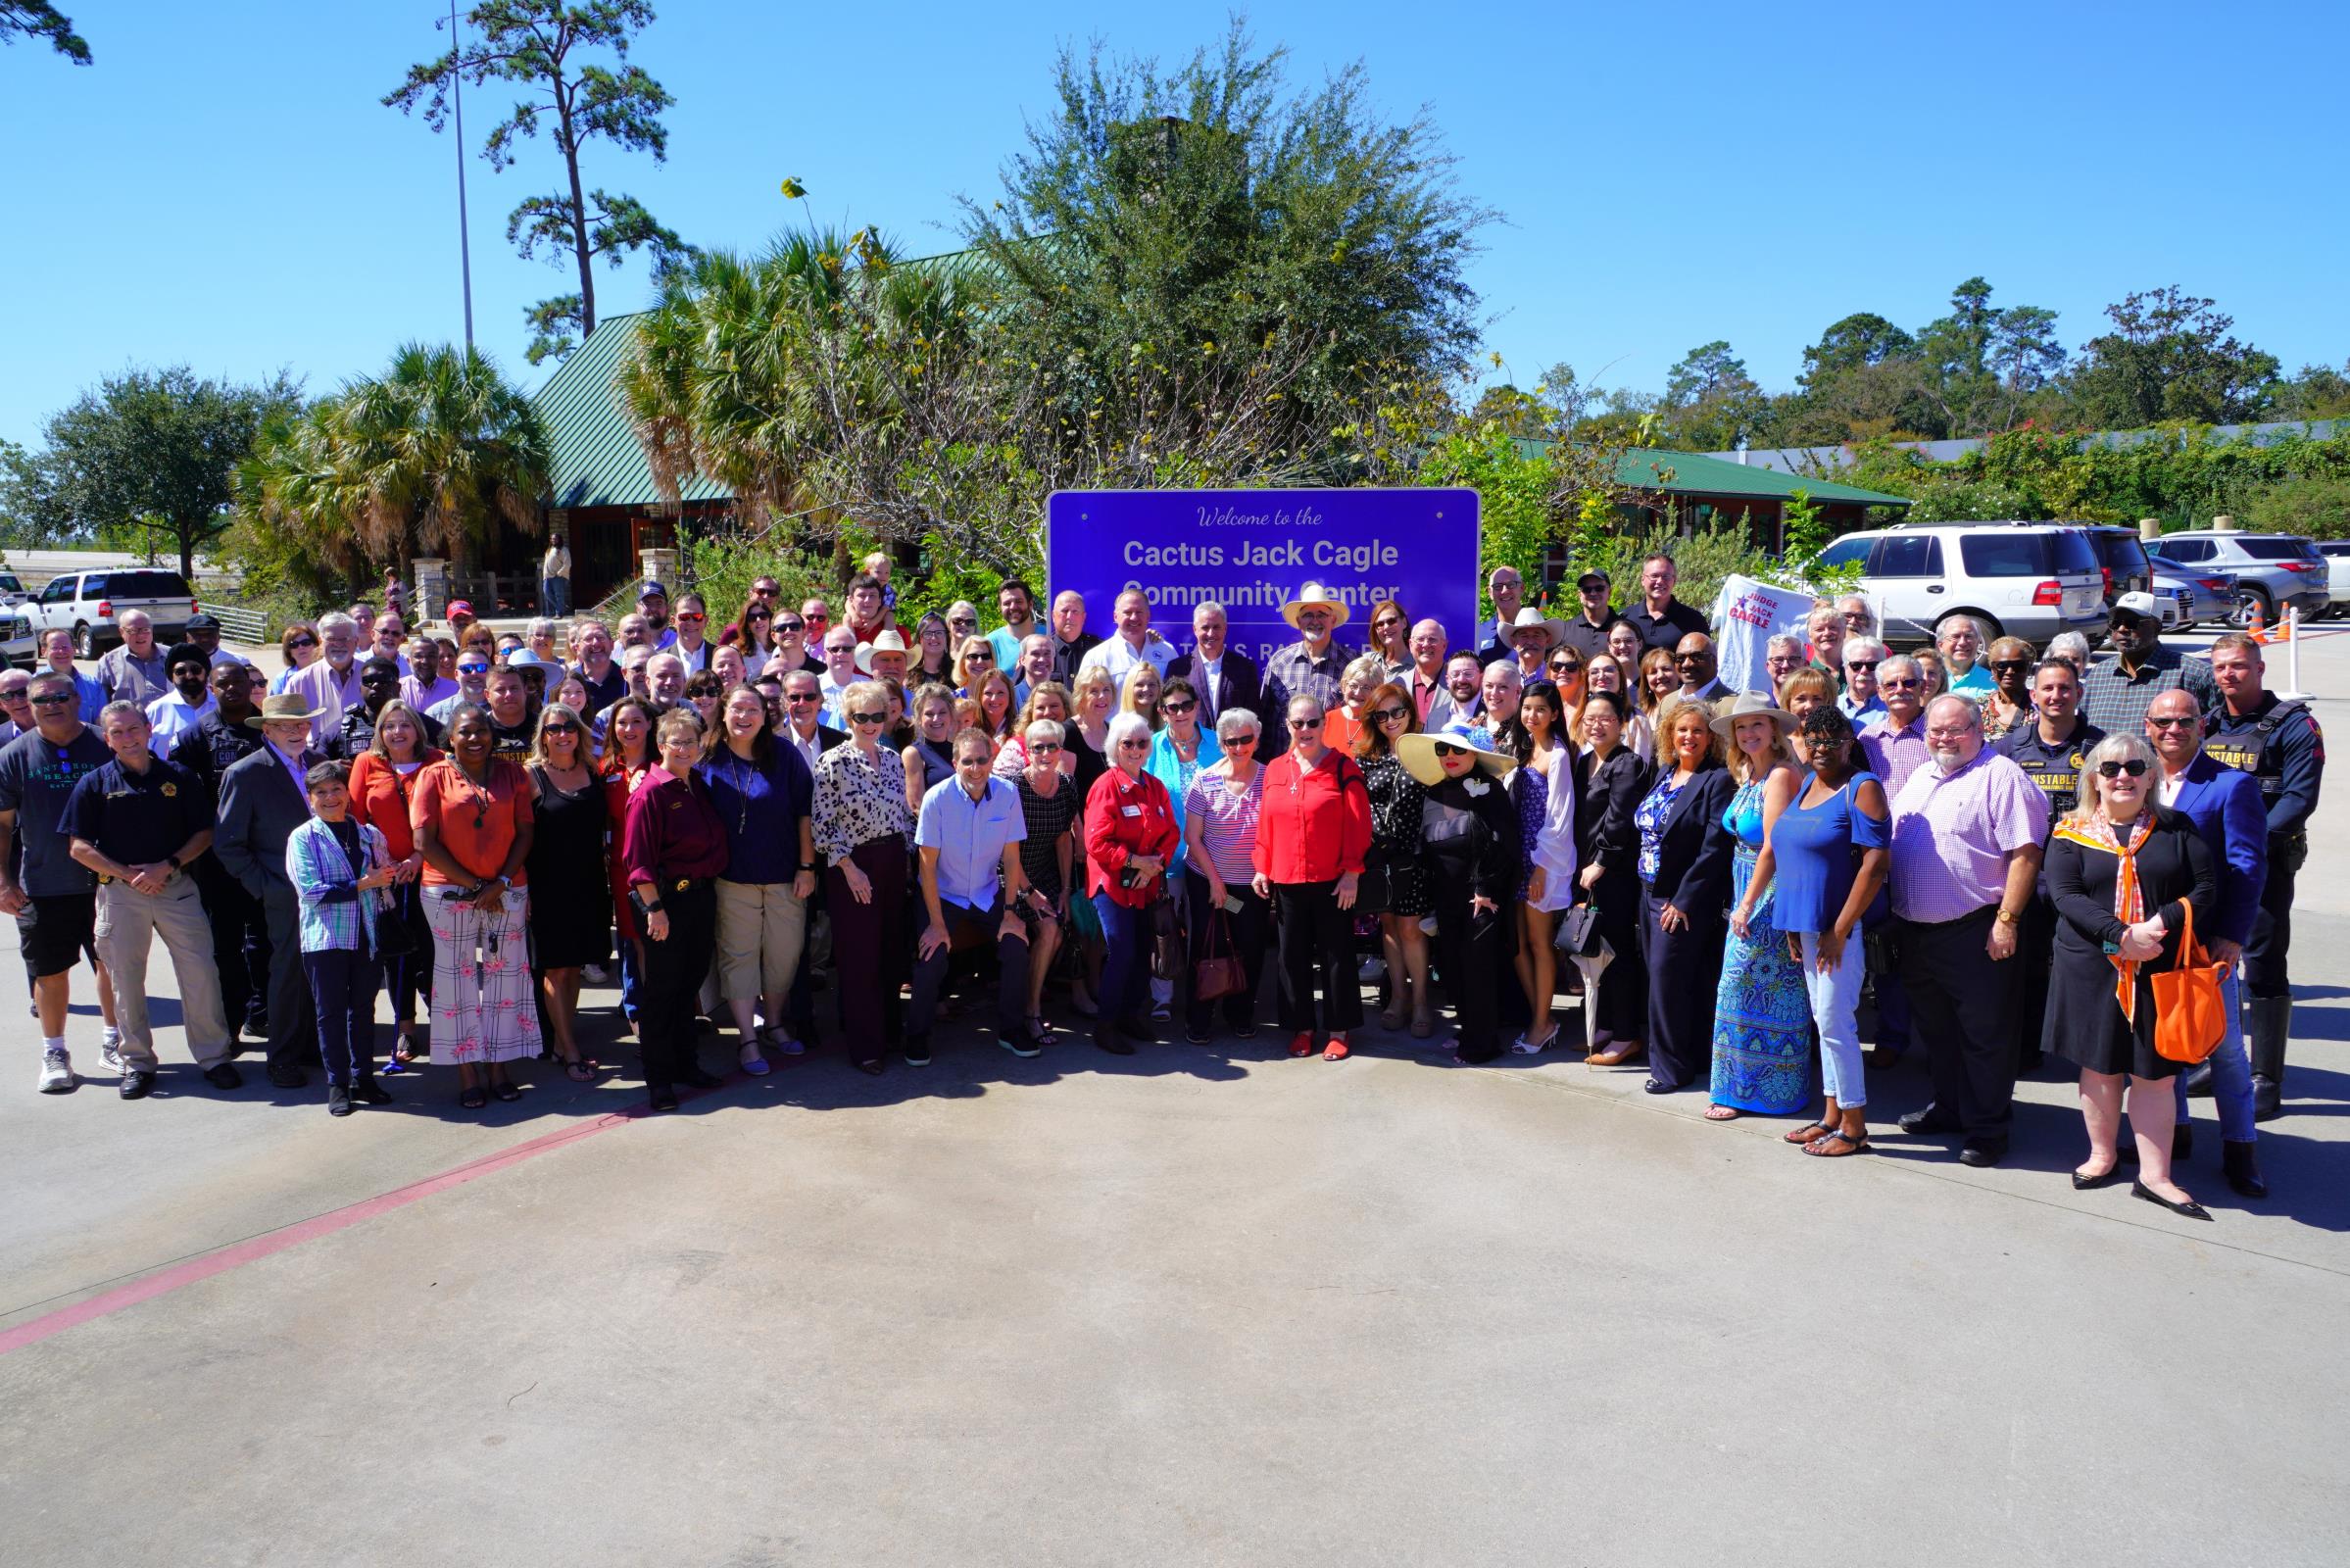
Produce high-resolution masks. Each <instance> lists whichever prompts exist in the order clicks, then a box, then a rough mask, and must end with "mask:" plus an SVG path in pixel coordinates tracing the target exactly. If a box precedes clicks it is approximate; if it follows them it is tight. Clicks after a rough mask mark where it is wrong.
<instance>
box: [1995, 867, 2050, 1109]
mask: <svg viewBox="0 0 2350 1568" xmlns="http://www.w3.org/2000/svg"><path fill="white" fill-rule="evenodd" d="M2054 956H2056V906H2055V905H2054V904H2052V903H2050V902H2049V899H2048V895H2047V894H2046V892H2044V891H2035V892H2034V893H2033V894H2032V902H2031V903H2030V904H2027V905H2026V906H2024V912H2023V913H2022V914H2020V915H2018V916H2017V917H2016V956H2014V957H2012V958H2010V959H2008V960H2007V961H2008V962H2009V963H2011V964H2020V965H2022V972H2021V973H2020V974H2019V975H2018V976H2017V978H2016V1064H2017V1066H2018V1067H2019V1068H2021V1067H2022V1065H2023V1064H2024V1063H2025V1062H2026V1061H2028V1060H2032V1061H2036V1060H2037V1059H2038V1058H2039V1054H2040V1030H2041V1027H2042V1025H2043V1024H2045V1023H2046V1021H2047V1017H2048V965H2049V962H2050V960H2051V959H2052V958H2054Z"/></svg>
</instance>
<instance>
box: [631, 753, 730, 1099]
mask: <svg viewBox="0 0 2350 1568" xmlns="http://www.w3.org/2000/svg"><path fill="white" fill-rule="evenodd" d="M657 734H658V738H659V740H660V742H661V765H660V766H659V767H657V768H655V769H654V770H653V771H652V772H651V773H649V774H648V775H647V776H646V778H645V782H644V784H643V786H642V787H641V788H639V789H638V790H637V792H636V794H635V795H633V796H632V797H630V798H629V802H628V828H627V832H626V834H625V839H626V842H627V845H628V849H627V857H628V896H629V897H630V898H631V899H633V900H635V901H636V903H637V908H638V915H639V920H640V922H641V923H642V924H643V926H644V929H645V1003H644V1006H643V1007H642V1009H640V1010H639V1012H638V1014H637V1039H638V1041H639V1042H640V1044H641V1046H642V1049H643V1053H644V1057H645V1088H646V1091H647V1092H648V1093H649V1094H650V1095H651V1096H652V1097H653V1108H654V1109H655V1110H675V1109H676V1108H677V1089H676V1086H677V1085H678V1084H681V1083H683V1084H691V1085H693V1086H694V1087H695V1088H696V1089H715V1088H716V1087H717V1086H718V1080H717V1079H715V1078H713V1077H711V1076H710V1074H709V1073H706V1072H704V1071H703V1070H702V1063H701V1062H699V1061H697V1060H696V1059H695V1058H694V1036H695V1034H696V1032H697V1030H698V1028H699V1024H698V1023H697V1021H696V1016H695V1015H696V1014H697V1013H698V1012H699V1011H700V1010H701V1009H700V1008H699V1007H698V1006H697V1005H695V1002H696V998H697V997H698V996H699V994H700V993H701V990H702V982H703V979H704V978H705V977H706V976H708V975H709V973H710V955H711V954H713V953H715V952H716V951H717V946H718V892H717V888H716V887H715V886H714V885H713V883H712V880H711V879H712V878H714V877H716V876H717V874H718V873H719V872H720V871H723V870H725V869H726V826H725V824H724V823H723V822H721V821H719V820H718V813H717V809H716V808H714V807H712V806H711V805H710V790H709V788H708V786H706V785H705V784H704V783H703V782H702V780H701V779H699V778H697V777H695V775H694V764H695V763H696V762H698V761H700V760H701V759H702V722H701V720H700V719H699V718H697V717H696V716H695V714H694V712H693V711H692V710H691V709H678V710H675V711H671V712H670V713H669V714H668V715H667V716H666V717H664V718H663V719H662V720H661V728H660V730H659V731H658V732H657Z"/></svg>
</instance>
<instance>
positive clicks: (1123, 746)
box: [1118, 741, 1151, 752]
mask: <svg viewBox="0 0 2350 1568" xmlns="http://www.w3.org/2000/svg"><path fill="white" fill-rule="evenodd" d="M1118 750H1119V751H1121V752H1147V751H1149V750H1151V743H1150V742H1149V741H1120V742H1118Z"/></svg>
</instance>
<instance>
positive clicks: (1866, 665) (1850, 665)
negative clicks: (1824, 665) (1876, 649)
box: [1844, 659, 1877, 669]
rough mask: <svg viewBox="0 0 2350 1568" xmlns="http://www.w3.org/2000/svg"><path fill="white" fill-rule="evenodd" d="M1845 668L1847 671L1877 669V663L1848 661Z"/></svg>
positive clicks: (1866, 660)
mask: <svg viewBox="0 0 2350 1568" xmlns="http://www.w3.org/2000/svg"><path fill="white" fill-rule="evenodd" d="M1844 667H1845V668H1846V669H1875V668H1876V667H1877V661H1876V660H1874V659H1847V660H1845V661H1844Z"/></svg>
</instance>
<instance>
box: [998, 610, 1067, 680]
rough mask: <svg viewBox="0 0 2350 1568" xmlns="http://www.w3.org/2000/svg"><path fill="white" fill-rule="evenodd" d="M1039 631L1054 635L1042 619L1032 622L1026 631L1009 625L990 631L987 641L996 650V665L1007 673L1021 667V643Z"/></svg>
mask: <svg viewBox="0 0 2350 1568" xmlns="http://www.w3.org/2000/svg"><path fill="white" fill-rule="evenodd" d="M1039 632H1043V633H1044V634H1045V635H1046V636H1048V637H1050V636H1052V635H1053V633H1052V631H1051V630H1050V629H1049V628H1048V627H1047V626H1046V625H1045V623H1044V622H1043V621H1041V620H1040V621H1034V622H1031V623H1030V625H1029V628H1028V630H1026V631H1024V632H1014V631H1013V630H1012V629H1011V628H1010V627H1009V626H998V627H997V628H996V629H995V630H994V631H991V632H989V633H988V634H987V642H988V646H989V647H990V648H993V649H994V650H996V667H997V668H998V669H1001V670H1003V671H1004V672H1005V673H1006V674H1009V673H1010V672H1011V671H1012V670H1015V669H1017V668H1019V667H1020V644H1022V643H1024V642H1026V641H1027V640H1028V639H1029V638H1031V637H1034V636H1035V635H1037V633H1039Z"/></svg>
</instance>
